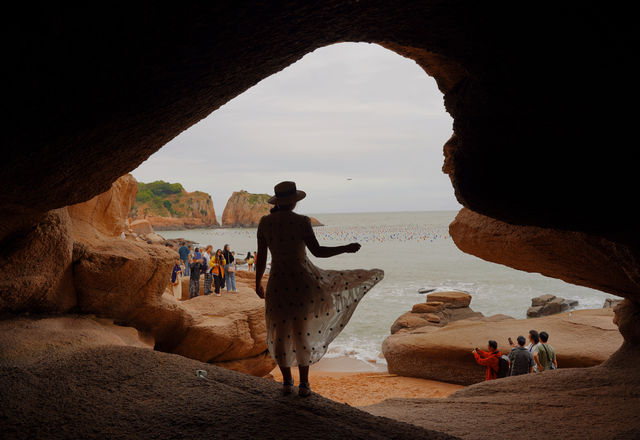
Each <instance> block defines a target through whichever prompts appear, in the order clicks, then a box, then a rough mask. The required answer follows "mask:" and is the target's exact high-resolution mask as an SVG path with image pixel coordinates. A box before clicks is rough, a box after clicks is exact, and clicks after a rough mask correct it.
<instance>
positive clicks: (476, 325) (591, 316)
mask: <svg viewBox="0 0 640 440" xmlns="http://www.w3.org/2000/svg"><path fill="white" fill-rule="evenodd" d="M612 317H613V311H612V310H611V309H597V310H578V311H574V312H572V314H571V316H569V315H568V314H566V313H564V314H560V315H552V316H547V317H543V318H533V319H527V320H514V319H509V320H501V321H498V322H491V321H490V320H487V321H485V320H481V321H469V320H463V321H458V322H452V323H449V324H448V325H447V326H445V327H441V328H438V327H434V328H433V330H430V331H428V332H421V331H420V330H421V329H418V330H410V331H405V332H400V333H396V334H393V335H391V336H389V337H388V338H387V339H385V341H384V342H383V344H382V351H383V354H384V356H385V358H386V360H387V365H388V370H389V373H394V374H399V375H403V376H413V377H423V378H426V379H433V380H441V381H445V382H452V383H459V384H463V385H468V384H472V383H476V382H480V381H482V380H483V378H484V369H483V367H481V366H479V365H477V364H476V362H475V360H474V359H473V356H472V354H471V350H472V349H473V348H474V347H480V348H484V347H485V346H486V345H487V341H488V340H489V339H494V340H496V341H498V349H499V350H504V351H505V352H508V351H509V349H508V343H507V337H508V336H511V337H512V338H513V339H515V338H516V337H517V336H519V335H526V333H527V331H528V330H529V329H531V328H535V329H538V330H540V331H542V330H544V331H546V332H547V333H549V335H550V338H549V343H550V344H551V345H552V346H553V347H554V349H555V350H556V353H557V354H558V363H559V366H560V368H574V367H589V366H593V365H598V364H600V363H601V362H603V361H604V360H606V359H607V358H608V357H609V356H611V354H612V353H614V352H615V350H617V349H618V347H620V344H621V343H622V336H621V335H620V332H618V329H617V328H616V326H615V325H614V324H613V322H612ZM630 328H631V326H630ZM630 333H633V332H630ZM632 338H633V336H632ZM584 341H589V342H590V343H589V344H587V345H586V346H585V344H584Z"/></svg>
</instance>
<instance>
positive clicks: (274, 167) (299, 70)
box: [133, 43, 460, 216]
mask: <svg viewBox="0 0 640 440" xmlns="http://www.w3.org/2000/svg"><path fill="white" fill-rule="evenodd" d="M451 124H452V120H451V117H450V116H449V115H448V114H447V113H446V112H445V110H444V105H443V97H442V93H441V92H440V91H439V90H438V88H437V87H436V83H435V81H434V80H433V78H431V77H429V76H428V75H426V74H425V73H424V71H423V70H422V69H421V68H420V67H419V66H418V65H417V64H416V63H415V62H413V61H412V60H409V59H406V58H403V57H401V56H399V55H397V54H395V53H393V52H391V51H389V50H387V49H384V48H382V47H380V46H377V45H374V44H366V43H342V44H336V45H333V46H328V47H324V48H321V49H318V50H316V51H315V52H313V53H310V54H307V55H306V56H305V57H304V58H302V59H301V60H300V61H298V62H297V63H295V64H293V65H291V66H289V67H288V68H286V69H285V70H283V71H281V72H279V73H277V74H275V75H273V76H271V77H269V78H266V79H264V80H263V81H261V82H260V83H259V84H257V85H256V86H255V87H253V88H251V89H249V90H247V91H246V92H245V93H243V94H242V95H240V96H238V97H236V98H235V99H233V100H232V101H230V102H228V103H227V104H226V105H224V106H223V107H221V108H220V109H218V110H216V111H215V112H214V113H212V114H211V115H209V117H208V118H206V119H204V120H202V121H200V122H199V123H198V124H196V125H194V126H192V127H191V128H190V129H188V130H186V131H185V132H183V133H182V134H180V135H179V136H177V137H176V138H175V139H174V140H172V141H171V142H169V143H168V144H167V145H165V146H164V147H163V148H162V149H160V150H159V151H158V152H156V153H155V154H154V155H152V156H151V157H150V158H149V159H148V160H147V161H146V162H144V163H143V164H142V165H140V167H138V168H137V169H136V170H134V171H133V175H134V176H135V178H136V179H138V181H142V182H150V181H153V180H165V181H170V182H180V183H182V185H183V186H184V187H185V189H186V190H187V191H195V190H200V191H205V192H207V193H209V194H211V196H212V198H213V203H214V207H215V209H216V214H217V215H218V216H221V215H222V211H223V210H224V206H225V204H226V203H227V200H228V198H229V196H230V195H231V193H232V192H233V191H238V190H240V189H244V190H247V191H249V192H254V193H273V186H274V185H275V184H276V183H278V182H280V181H282V180H294V181H295V182H296V183H297V185H298V188H299V189H303V190H304V191H306V192H307V198H306V199H305V200H303V201H302V202H300V204H299V208H298V212H301V213H311V214H312V213H338V212H378V211H429V210H457V209H459V208H460V205H459V204H458V202H457V201H456V199H455V197H454V195H453V188H452V187H451V182H450V181H449V178H448V176H446V175H445V174H443V173H442V171H441V168H442V163H443V155H442V146H443V145H444V143H445V142H446V140H447V139H448V138H449V137H450V136H451ZM347 179H352V180H347Z"/></svg>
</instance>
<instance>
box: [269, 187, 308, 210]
mask: <svg viewBox="0 0 640 440" xmlns="http://www.w3.org/2000/svg"><path fill="white" fill-rule="evenodd" d="M273 191H274V192H275V193H276V195H275V196H273V197H271V198H270V199H269V200H267V202H269V203H270V204H272V205H290V204H292V203H295V202H297V201H299V200H302V199H304V198H305V197H306V196H307V193H306V192H304V191H301V190H299V189H298V188H296V183H295V182H289V181H285V182H280V183H278V184H277V185H276V186H274V187H273Z"/></svg>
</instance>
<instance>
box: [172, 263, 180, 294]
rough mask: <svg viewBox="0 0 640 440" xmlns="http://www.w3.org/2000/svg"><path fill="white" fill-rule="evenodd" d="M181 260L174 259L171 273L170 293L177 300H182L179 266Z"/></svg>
mask: <svg viewBox="0 0 640 440" xmlns="http://www.w3.org/2000/svg"><path fill="white" fill-rule="evenodd" d="M181 261H182V260H181V258H180V257H178V258H176V262H175V264H174V265H173V270H172V271H171V293H173V296H175V297H176V298H178V299H182V267H181V266H180V263H181Z"/></svg>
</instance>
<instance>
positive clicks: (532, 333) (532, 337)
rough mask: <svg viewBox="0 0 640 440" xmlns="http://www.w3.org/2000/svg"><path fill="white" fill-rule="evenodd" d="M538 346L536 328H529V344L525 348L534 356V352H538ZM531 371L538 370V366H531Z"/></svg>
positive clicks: (538, 336)
mask: <svg viewBox="0 0 640 440" xmlns="http://www.w3.org/2000/svg"><path fill="white" fill-rule="evenodd" d="M539 346H540V335H538V331H537V330H529V344H528V345H527V347H526V349H527V350H529V353H531V356H533V357H534V358H535V355H536V353H538V347H539ZM533 372H534V373H537V372H538V366H537V365H536V366H534V367H533Z"/></svg>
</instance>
